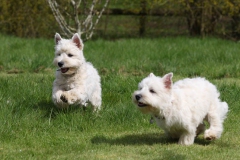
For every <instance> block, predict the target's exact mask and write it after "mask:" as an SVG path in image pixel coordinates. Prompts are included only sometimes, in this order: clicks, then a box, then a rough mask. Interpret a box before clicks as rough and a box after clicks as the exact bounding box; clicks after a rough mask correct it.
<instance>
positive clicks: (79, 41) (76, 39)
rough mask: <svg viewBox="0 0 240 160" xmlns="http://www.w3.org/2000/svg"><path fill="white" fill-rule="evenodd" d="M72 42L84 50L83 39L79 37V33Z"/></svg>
mask: <svg viewBox="0 0 240 160" xmlns="http://www.w3.org/2000/svg"><path fill="white" fill-rule="evenodd" d="M72 41H73V42H74V43H75V44H76V45H77V47H78V48H79V49H81V50H83V42H82V40H81V38H80V37H79V35H78V33H75V34H74V35H73V37H72Z"/></svg>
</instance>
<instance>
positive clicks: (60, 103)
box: [52, 87, 68, 108]
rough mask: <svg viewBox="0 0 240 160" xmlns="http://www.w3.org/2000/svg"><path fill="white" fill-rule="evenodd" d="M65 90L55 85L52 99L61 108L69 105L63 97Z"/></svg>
mask: <svg viewBox="0 0 240 160" xmlns="http://www.w3.org/2000/svg"><path fill="white" fill-rule="evenodd" d="M63 92H64V91H63V90H61V89H60V88H57V87H54V88H53V93H52V100H53V102H54V104H55V105H57V106H58V107H61V108H62V107H67V106H68V103H67V102H66V101H63V100H62V98H61V96H62V94H63Z"/></svg>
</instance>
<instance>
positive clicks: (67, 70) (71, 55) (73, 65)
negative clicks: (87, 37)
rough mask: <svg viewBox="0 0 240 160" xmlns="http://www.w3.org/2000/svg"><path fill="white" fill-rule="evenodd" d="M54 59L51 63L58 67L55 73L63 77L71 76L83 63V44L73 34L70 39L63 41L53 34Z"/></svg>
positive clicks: (76, 35)
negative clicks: (59, 73)
mask: <svg viewBox="0 0 240 160" xmlns="http://www.w3.org/2000/svg"><path fill="white" fill-rule="evenodd" d="M55 44H56V45H55V58H54V60H53V63H54V65H55V66H56V67H59V69H58V70H57V71H59V72H61V73H62V74H64V75H71V74H73V73H75V72H76V70H77V69H78V68H79V67H81V64H83V63H84V62H85V59H84V56H83V43H82V40H81V39H80V37H79V35H78V34H77V33H75V34H74V35H73V37H72V39H63V38H61V36H60V35H59V34H58V33H56V34H55Z"/></svg>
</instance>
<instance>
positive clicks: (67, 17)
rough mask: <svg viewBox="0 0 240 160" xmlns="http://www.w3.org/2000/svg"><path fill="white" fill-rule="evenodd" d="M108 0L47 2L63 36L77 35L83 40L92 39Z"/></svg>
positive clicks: (51, 0)
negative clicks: (83, 37)
mask: <svg viewBox="0 0 240 160" xmlns="http://www.w3.org/2000/svg"><path fill="white" fill-rule="evenodd" d="M108 3H109V0H105V1H104V0H92V1H90V0H65V1H60V0H59V2H57V0H48V4H49V6H50V8H51V9H52V12H53V15H54V17H55V19H56V21H57V22H58V24H59V26H60V28H61V29H62V32H63V34H64V35H66V36H68V37H71V36H72V35H73V34H74V33H78V34H79V35H80V37H81V35H82V34H84V35H85V39H84V40H88V39H90V38H92V35H93V32H94V29H95V27H96V25H97V24H98V22H99V19H100V18H101V16H102V14H103V12H104V10H105V8H106V7H107V5H108Z"/></svg>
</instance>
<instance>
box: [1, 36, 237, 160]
mask: <svg viewBox="0 0 240 160" xmlns="http://www.w3.org/2000/svg"><path fill="white" fill-rule="evenodd" d="M0 42H1V48H0V57H1V59H0V126H1V127H0V158H1V159H179V160H181V159H194V160H195V159H216V160H221V159H222V160H224V159H240V154H239V153H238V152H239V144H240V136H239V126H240V123H239V114H240V109H239V103H240V80H239V78H240V73H239V59H240V54H239V53H240V47H239V43H235V42H231V41H227V40H221V39H215V38H206V39H198V38H187V37H176V38H157V39H121V40H116V41H105V40H96V41H89V42H87V43H85V48H84V49H85V57H86V59H87V60H89V61H91V62H92V63H93V64H94V66H95V67H96V68H97V69H98V70H99V73H100V75H101V78H102V89H103V94H102V95H103V105H102V110H101V111H100V112H99V114H94V113H92V112H91V109H90V108H88V109H87V110H86V111H84V110H82V109H81V108H69V109H68V110H65V111H61V110H57V109H56V108H55V107H54V105H53V103H52V100H51V91H52V82H53V80H54V71H55V67H54V66H53V65H52V60H53V56H54V55H53V48H54V42H53V40H46V39H19V38H15V37H9V36H3V35H0ZM150 72H154V73H155V74H156V75H160V76H161V75H163V74H165V73H167V72H173V73H174V81H176V80H178V79H181V78H185V77H194V76H203V77H206V78H207V79H209V80H210V81H211V82H213V83H214V84H216V85H217V87H218V89H219V90H220V92H221V98H222V99H223V100H224V101H227V102H228V104H229V109H230V112H229V114H228V118H227V119H226V121H225V123H224V128H225V130H224V132H223V134H222V137H221V138H220V139H219V140H216V141H213V142H208V141H205V140H204V139H203V136H202V135H201V136H200V137H198V138H197V139H196V140H195V143H194V145H191V146H179V145H178V144H177V142H176V141H173V140H170V139H167V138H166V137H165V136H164V133H163V131H162V130H161V129H159V128H158V127H157V126H156V124H149V118H150V117H149V116H148V115H143V114H141V113H140V112H139V111H138V110H137V109H136V107H135V106H134V105H133V103H132V101H131V94H132V92H133V91H134V90H135V89H137V84H138V82H139V81H140V80H141V79H142V78H144V77H146V76H147V75H148V74H149V73H150Z"/></svg>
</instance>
